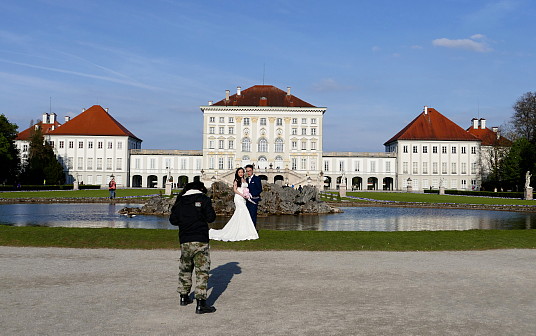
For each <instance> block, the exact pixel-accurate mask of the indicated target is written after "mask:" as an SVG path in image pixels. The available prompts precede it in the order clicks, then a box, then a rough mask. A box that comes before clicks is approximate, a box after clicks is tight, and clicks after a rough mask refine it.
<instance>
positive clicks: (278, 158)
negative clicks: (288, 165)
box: [275, 155, 283, 161]
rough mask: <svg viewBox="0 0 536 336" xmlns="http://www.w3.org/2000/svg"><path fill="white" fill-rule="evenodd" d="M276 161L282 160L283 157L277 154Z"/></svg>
mask: <svg viewBox="0 0 536 336" xmlns="http://www.w3.org/2000/svg"><path fill="white" fill-rule="evenodd" d="M275 160H276V161H283V157H282V156H281V155H278V156H276V157H275Z"/></svg>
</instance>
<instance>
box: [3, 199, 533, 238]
mask: <svg viewBox="0 0 536 336" xmlns="http://www.w3.org/2000/svg"><path fill="white" fill-rule="evenodd" d="M125 206H127V205H126V204H121V203H110V204H108V203H76V204H74V203H73V204H40V203H38V204H1V205H0V225H12V226H50V227H86V228H101V227H109V228H143V229H176V227H174V226H172V225H171V224H169V221H168V218H167V217H159V216H136V217H131V218H129V217H126V216H123V215H119V214H118V213H117V212H118V211H119V210H120V209H122V208H123V207H125ZM129 206H131V205H129ZM342 209H343V210H344V213H341V214H330V215H302V216H288V215H287V216H269V217H259V218H258V223H257V225H258V228H259V229H268V230H298V231H300V230H314V231H436V230H472V229H480V230H489V229H504V230H512V229H534V228H536V213H524V212H507V211H489V210H463V209H431V208H398V207H353V208H342ZM228 220H229V217H218V218H217V220H216V222H215V223H214V224H212V225H211V226H212V227H214V228H221V227H223V226H224V225H225V223H226V222H227V221H228Z"/></svg>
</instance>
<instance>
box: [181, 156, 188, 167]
mask: <svg viewBox="0 0 536 336" xmlns="http://www.w3.org/2000/svg"><path fill="white" fill-rule="evenodd" d="M187 163H188V161H187V160H186V159H185V158H181V170H186V165H187Z"/></svg>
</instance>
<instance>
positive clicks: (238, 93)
mask: <svg viewBox="0 0 536 336" xmlns="http://www.w3.org/2000/svg"><path fill="white" fill-rule="evenodd" d="M241 90H242V88H241V87H240V86H237V87H236V95H237V96H240V93H241Z"/></svg>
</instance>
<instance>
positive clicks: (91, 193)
mask: <svg viewBox="0 0 536 336" xmlns="http://www.w3.org/2000/svg"><path fill="white" fill-rule="evenodd" d="M163 192H164V189H156V188H151V189H117V191H116V197H119V198H121V197H148V196H151V195H158V194H160V193H163ZM109 195H110V194H109V191H108V190H106V189H100V190H91V189H88V190H51V191H4V192H0V198H85V197H87V198H92V197H109Z"/></svg>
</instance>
